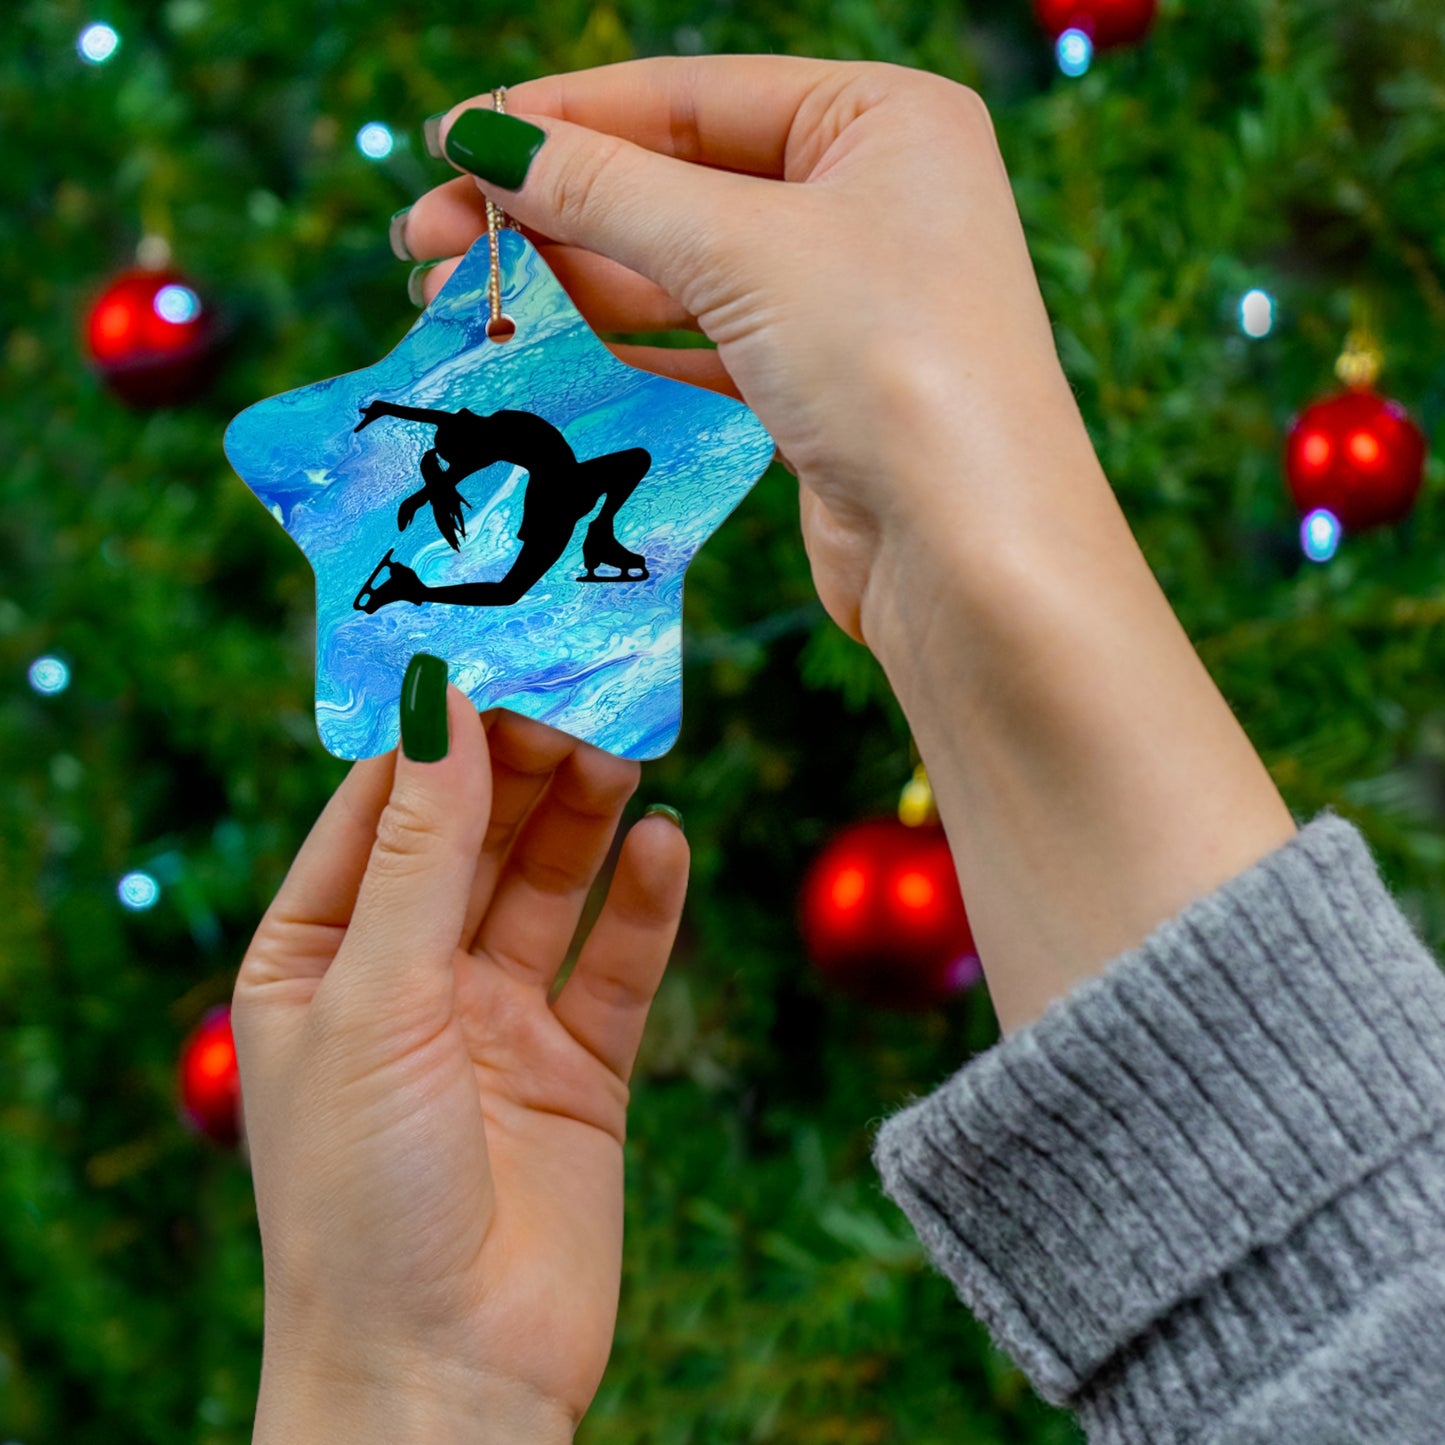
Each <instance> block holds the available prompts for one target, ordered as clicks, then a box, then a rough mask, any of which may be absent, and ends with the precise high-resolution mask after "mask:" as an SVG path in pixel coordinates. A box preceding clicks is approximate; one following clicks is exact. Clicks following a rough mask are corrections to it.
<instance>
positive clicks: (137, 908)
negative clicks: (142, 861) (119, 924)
mask: <svg viewBox="0 0 1445 1445" xmlns="http://www.w3.org/2000/svg"><path fill="white" fill-rule="evenodd" d="M115 891H116V896H117V897H118V898H119V899H120V901H121V903H122V904H123V905H124V906H125V907H126V908H129V909H130V910H131V912H133V913H143V912H144V911H145V910H146V909H147V908H152V907H154V906H155V904H156V903H157V902H159V900H160V896H161V885H160V884H159V883H157V882H156V880H155V879H154V878H152V877H151V875H150V874H149V873H140V872H135V873H127V874H126V875H125V877H124V878H122V879H121V880H120V882H119V883H118V884H117V885H116V890H115Z"/></svg>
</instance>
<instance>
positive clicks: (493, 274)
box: [487, 85, 507, 333]
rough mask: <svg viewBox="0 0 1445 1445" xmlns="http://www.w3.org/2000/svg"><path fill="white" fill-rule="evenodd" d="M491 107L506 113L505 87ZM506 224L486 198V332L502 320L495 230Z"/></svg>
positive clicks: (499, 89) (497, 91) (500, 88)
mask: <svg viewBox="0 0 1445 1445" xmlns="http://www.w3.org/2000/svg"><path fill="white" fill-rule="evenodd" d="M492 109H493V110H495V111H498V112H499V113H500V114H502V115H505V114H506V113H507V87H506V86H505V85H499V86H498V87H497V88H496V89H495V90H494V91H493V92H492ZM506 224H507V213H506V212H505V211H504V210H503V209H502V208H501V207H500V206H499V205H497V203H496V202H495V201H493V200H492V199H491V198H490V197H489V198H488V199H487V246H488V249H489V251H490V253H491V266H490V268H489V270H488V273H487V305H488V308H489V310H490V312H491V320H490V321H489V322H488V323H487V328H488V332H489V333H490V331H491V330H492V328H494V327H496V326H497V325H499V324H500V322H501V320H502V259H501V254H500V252H499V250H498V247H497V232H498V231H500V230H501V228H502V227H503V226H505V225H506Z"/></svg>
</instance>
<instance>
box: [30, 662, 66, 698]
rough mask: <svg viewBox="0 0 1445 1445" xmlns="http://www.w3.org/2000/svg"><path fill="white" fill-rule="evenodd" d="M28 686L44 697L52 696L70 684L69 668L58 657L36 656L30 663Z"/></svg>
mask: <svg viewBox="0 0 1445 1445" xmlns="http://www.w3.org/2000/svg"><path fill="white" fill-rule="evenodd" d="M29 676H30V686H31V687H33V688H34V689H35V691H36V692H38V693H41V694H42V695H43V696H45V697H54V696H55V694H56V693H58V692H64V691H65V689H66V688H67V687H69V686H70V669H69V668H68V667H67V666H66V665H65V664H64V663H63V662H62V661H61V660H60V659H59V658H58V657H37V658H36V659H35V661H34V662H32V663H31V664H30V674H29Z"/></svg>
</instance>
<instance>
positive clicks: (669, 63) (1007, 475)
mask: <svg viewBox="0 0 1445 1445" xmlns="http://www.w3.org/2000/svg"><path fill="white" fill-rule="evenodd" d="M491 103H492V102H491V98H490V96H489V95H485V94H484V95H480V96H477V97H474V98H473V99H471V100H468V101H464V102H462V103H461V104H460V105H458V106H456V107H454V108H453V109H452V110H451V111H449V112H448V113H447V114H446V116H445V117H443V119H442V121H441V125H440V134H441V137H442V139H443V142H444V141H445V138H446V136H447V135H448V133H449V131H450V129H451V126H452V125H453V124H454V123H455V121H456V119H457V117H458V116H459V115H460V114H461V113H462V112H463V111H464V110H466V109H468V108H471V107H483V108H490V107H491ZM507 110H508V113H509V114H510V115H513V116H518V117H521V118H523V119H526V120H529V121H532V122H534V123H536V124H537V125H539V126H541V127H542V128H543V129H544V130H545V131H546V134H547V138H546V141H545V143H544V144H543V145H542V146H541V149H540V151H539V152H538V153H537V155H536V157H535V159H534V160H533V162H532V164H531V168H530V170H529V171H528V173H527V176H526V179H525V181H524V183H523V185H522V186H521V188H520V190H518V191H508V190H503V189H502V188H500V187H498V186H496V185H493V184H491V183H490V182H486V181H483V180H480V179H474V178H473V177H472V176H469V175H463V176H461V177H459V178H458V179H456V180H454V181H450V182H448V183H446V184H445V185H442V186H439V187H437V188H436V189H435V190H433V191H431V192H429V193H428V194H426V195H424V196H423V197H422V198H421V199H420V200H419V201H418V202H417V203H416V204H415V205H414V206H413V207H412V208H411V210H410V212H409V214H408V216H407V218H406V221H405V231H404V239H405V242H406V246H407V249H408V250H409V251H410V253H411V254H412V255H413V256H416V257H419V258H420V257H427V258H431V257H454V258H458V259H459V258H460V256H461V254H462V253H464V252H465V251H466V250H467V248H468V247H469V246H470V245H471V243H472V242H473V241H474V240H475V239H476V238H477V237H478V236H479V235H480V234H482V232H483V231H484V229H485V225H486V218H485V209H484V193H485V195H489V196H491V198H492V199H494V200H496V201H497V202H498V203H500V204H501V205H502V206H503V207H504V208H505V210H506V211H507V212H508V214H509V215H510V216H511V217H512V218H513V220H514V221H516V222H518V223H519V224H521V225H522V226H523V227H524V229H526V230H527V231H528V232H529V233H530V234H531V235H532V236H533V238H534V239H535V240H537V241H538V243H539V244H540V245H541V247H542V250H543V253H544V255H545V256H546V259H547V260H548V262H549V264H550V265H551V266H552V268H553V270H554V271H555V272H556V274H557V276H558V278H559V280H561V282H562V283H563V285H564V286H565V287H566V288H567V290H568V291H569V293H570V294H571V296H572V297H573V299H574V301H575V302H576V303H577V305H578V307H579V309H580V310H581V311H582V313H583V314H584V315H585V316H586V318H587V320H588V321H589V322H590V323H591V325H593V326H594V327H595V328H596V329H598V330H601V331H613V332H643V331H658V330H665V329H674V328H683V327H690V328H697V329H700V330H701V331H702V332H703V333H704V334H705V335H706V336H708V337H709V338H711V339H712V340H713V341H715V342H716V343H717V350H716V352H711V351H705V350H704V351H699V350H687V349H685V350H676V349H667V348H643V347H629V346H617V347H614V348H613V349H614V350H615V351H617V353H618V354H619V355H621V356H622V357H623V358H624V359H625V360H627V361H629V362H632V363H633V364H636V365H640V366H644V367H646V368H648V369H650V370H653V371H656V372H660V373H663V374H666V375H673V376H677V377H680V378H682V379H684V380H687V381H692V382H695V383H698V384H702V385H706V386H712V387H714V388H717V389H720V390H725V391H729V392H731V393H733V394H734V395H740V396H741V397H742V398H743V400H745V401H746V402H747V403H748V405H749V406H751V407H752V408H753V410H754V411H755V412H756V413H757V414H758V416H759V418H760V419H761V420H762V422H763V424H764V425H765V426H766V427H767V428H768V430H769V432H770V433H771V435H772V436H773V439H774V440H775V441H776V443H777V445H778V449H779V452H780V453H781V454H782V457H783V459H784V460H785V462H786V463H787V464H788V465H789V467H790V468H791V469H792V470H793V471H794V472H795V473H796V474H797V476H798V478H799V481H800V482H801V484H802V520H803V534H804V540H805V543H806V545H807V549H808V554H809V558H810V561H811V563H812V568H813V576H814V581H815V584H816V586H817V588H818V593H819V596H820V597H821V599H822V601H823V604H824V606H825V607H826V608H827V609H828V611H829V613H830V614H831V615H832V616H833V618H834V619H835V620H836V621H837V622H838V623H839V624H840V625H841V626H842V627H843V628H844V629H845V630H846V631H847V632H848V633H849V634H850V635H852V636H853V637H855V638H858V639H860V640H863V639H864V638H865V634H866V640H867V641H868V642H869V643H870V645H873V646H874V647H875V650H877V639H876V637H875V635H874V634H875V632H877V631H882V630H889V631H893V630H898V629H894V628H892V627H891V621H892V619H883V618H881V617H879V616H877V615H876V614H878V613H879V612H880V610H884V609H886V608H887V607H888V606H889V605H891V603H892V601H893V600H894V599H896V598H898V597H899V596H900V595H901V591H900V588H899V587H898V586H897V585H896V584H897V580H898V578H899V576H902V575H908V576H910V577H911V578H912V580H913V581H915V582H916V581H917V580H918V577H919V573H920V571H921V570H923V568H924V564H925V563H926V561H927V560H928V559H926V558H924V557H923V556H922V555H920V554H921V553H922V551H923V550H924V549H925V548H926V547H927V546H929V545H931V544H932V543H933V542H938V543H939V544H940V546H941V548H942V549H943V550H946V540H947V538H948V536H949V535H950V534H953V535H956V534H957V533H958V532H959V531H960V529H970V528H974V527H981V526H982V525H984V523H985V517H984V514H985V512H989V511H992V512H993V513H995V514H997V516H998V520H999V523H1000V525H998V526H996V527H990V530H991V531H995V532H997V533H998V534H999V535H1001V536H1008V535H1010V534H1017V533H1018V532H1019V531H1020V530H1027V529H1026V528H1024V527H1022V524H1021V523H1020V522H1019V513H1018V510H1017V509H1018V508H1019V507H1020V506H1021V505H1022V506H1030V505H1031V503H1032V504H1033V511H1034V514H1035V517H1038V516H1042V515H1044V514H1045V513H1046V511H1047V501H1046V498H1045V497H1044V494H1043V492H1042V490H1041V485H1040V483H1039V482H1038V481H1037V479H1038V478H1040V477H1041V476H1042V477H1048V476H1050V475H1052V476H1057V475H1058V474H1059V473H1060V472H1061V470H1073V471H1077V470H1078V468H1079V467H1080V466H1081V465H1082V466H1083V467H1085V468H1086V469H1088V470H1090V471H1091V472H1092V473H1093V474H1095V475H1096V476H1097V477H1098V480H1099V481H1100V482H1101V483H1103V478H1102V473H1099V472H1098V468H1097V463H1096V462H1095V461H1094V458H1093V452H1092V448H1091V446H1090V444H1089V441H1088V437H1087V434H1086V432H1085V431H1084V427H1083V424H1082V421H1081V420H1080V418H1079V415H1078V410H1077V407H1076V406H1075V404H1074V398H1073V395H1072V392H1071V391H1070V389H1069V386H1068V383H1067V381H1066V380H1065V378H1064V376H1063V372H1062V369H1061V367H1060V364H1059V361H1058V356H1057V353H1056V351H1055V348H1054V343H1053V337H1052V332H1051V330H1050V325H1049V320H1048V317H1047V315H1046V313H1045V310H1044V306H1043V302H1042V299H1041V297H1040V294H1039V289H1038V284H1037V281H1036V279H1035V276H1034V272H1033V266H1032V263H1031V261H1030V258H1029V254H1028V249H1027V247H1026V245H1025V241H1024V235H1023V231H1022V228H1021V226H1020V223H1019V218H1018V214H1017V211H1016V208H1015V206H1014V201H1013V195H1012V192H1011V190H1010V187H1009V181H1008V176H1007V173H1006V172H1005V170H1004V166H1003V162H1002V160H1001V158H1000V156H999V152H998V148H997V145H996V143H995V139H994V133H993V127H992V124H991V122H990V120H989V116H988V112H987V110H986V109H985V107H984V104H983V102H982V101H981V100H980V98H979V97H978V96H977V95H976V94H975V93H974V92H972V91H971V90H968V89H966V88H964V87H963V86H960V85H956V84H954V83H952V82H951V81H947V80H944V79H941V78H940V77H938V76H935V75H931V74H928V73H926V72H922V71H914V70H907V69H903V68H900V67H897V66H891V65H876V64H856V63H836V62H830V61H821V60H804V59H795V58H790V57H783V56H717V57H704V58H700V59H654V60H640V61H632V62H628V63H625V64H621V65H612V66H606V67H602V68H599V69H596V70H588V71H581V72H577V73H574V74H569V75H560V76H553V77H549V78H546V79H542V80H535V81H529V82H527V83H525V84H522V85H517V86H514V87H512V88H511V89H510V90H509V92H508V95H507ZM455 264H456V261H455V260H453V261H452V262H451V263H450V264H446V263H444V264H442V265H439V266H436V267H434V268H432V269H431V270H430V271H428V272H427V273H425V282H424V289H425V291H426V294H427V298H428V299H430V297H431V296H433V295H435V294H436V292H437V291H438V290H439V289H440V288H441V286H442V285H443V283H444V282H445V280H446V278H447V276H449V275H450V274H451V271H452V269H453V268H454V266H455ZM1103 491H1104V492H1105V493H1107V491H1108V488H1107V483H1103ZM1110 500H1112V499H1110ZM1010 509H1013V510H1012V511H1010ZM939 560H940V563H941V565H942V566H943V567H945V568H948V567H950V566H952V568H953V570H956V562H957V559H952V562H950V560H948V559H946V558H940V559H939ZM875 623H876V624H877V625H876V626H875Z"/></svg>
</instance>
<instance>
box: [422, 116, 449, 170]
mask: <svg viewBox="0 0 1445 1445" xmlns="http://www.w3.org/2000/svg"><path fill="white" fill-rule="evenodd" d="M446 115H447V113H446V111H444V110H439V111H437V113H436V114H435V115H429V116H427V118H426V119H425V120H424V121H422V123H421V138H422V140H424V141H425V142H426V153H427V154H428V155H429V156H435V157H436V158H437V159H438V160H444V159H445V157H444V156H443V155H442V121H444V120H445V119H446Z"/></svg>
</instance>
